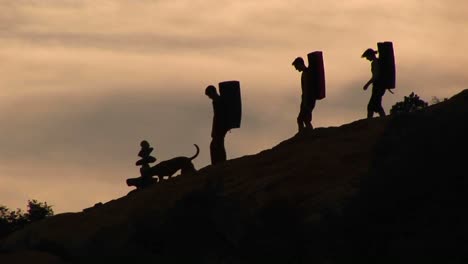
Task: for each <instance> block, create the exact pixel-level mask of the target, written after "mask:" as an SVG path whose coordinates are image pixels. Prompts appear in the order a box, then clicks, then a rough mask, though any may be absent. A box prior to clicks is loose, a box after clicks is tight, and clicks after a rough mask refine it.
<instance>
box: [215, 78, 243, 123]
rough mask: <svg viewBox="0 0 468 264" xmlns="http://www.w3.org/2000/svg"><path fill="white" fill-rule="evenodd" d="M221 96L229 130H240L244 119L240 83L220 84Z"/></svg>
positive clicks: (228, 82)
mask: <svg viewBox="0 0 468 264" xmlns="http://www.w3.org/2000/svg"><path fill="white" fill-rule="evenodd" d="M219 94H220V96H221V98H222V101H223V104H224V106H225V110H226V119H227V120H226V124H227V126H228V129H232V128H240V125H241V119H242V98H241V91H240V83H239V81H225V82H220V83H219Z"/></svg>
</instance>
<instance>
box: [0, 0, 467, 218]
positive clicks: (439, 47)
mask: <svg viewBox="0 0 468 264" xmlns="http://www.w3.org/2000/svg"><path fill="white" fill-rule="evenodd" d="M467 10H468V2H461V1H456V0H448V1H444V2H441V1H435V0H428V1H424V3H421V1H417V0H405V1H403V0H399V1H390V0H376V1H372V2H369V1H364V0H352V1H347V2H342V1H336V0H335V1H334V0H332V1H327V2H325V3H323V2H318V1H313V2H310V1H305V0H291V1H287V3H286V2H284V1H279V0H269V1H266V0H254V1H249V2H231V1H225V0H217V1H214V0H205V1H196V0H190V1H189V0H181V1H168V0H159V1H149V0H141V1H129V0H93V1H92V0H16V1H8V0H0V39H1V42H0V58H1V62H2V64H1V72H2V77H1V78H0V87H2V92H1V93H0V95H1V96H0V110H1V111H0V121H1V123H2V124H3V126H2V132H1V133H0V142H1V146H2V147H1V148H0V205H5V206H7V207H9V208H12V209H15V208H18V207H19V208H23V209H24V208H25V206H26V203H27V200H28V199H37V200H39V201H46V202H47V203H48V204H50V205H53V209H54V211H55V212H56V213H61V212H69V211H81V210H82V209H84V208H87V207H90V206H92V205H94V204H95V203H97V202H107V201H109V200H112V199H117V198H119V197H121V196H124V195H126V194H127V193H128V192H129V191H130V190H132V189H133V187H132V188H129V187H128V186H126V184H125V180H126V179H127V178H130V177H137V176H138V175H139V172H138V167H136V166H135V165H134V164H135V161H136V160H137V159H138V157H137V153H138V151H139V143H140V141H141V140H143V139H146V140H148V141H149V142H150V143H151V145H152V146H153V147H154V148H155V151H154V152H153V154H154V155H153V156H155V157H156V158H157V159H158V161H162V160H166V159H169V158H172V157H175V156H180V155H183V156H191V155H193V153H194V151H195V149H194V147H193V144H194V143H196V144H198V145H199V146H200V150H201V152H200V156H199V157H198V158H197V159H195V160H194V163H195V166H196V167H197V169H200V168H202V167H205V166H207V165H209V142H210V129H211V121H212V106H211V101H210V100H209V99H208V98H207V97H206V96H205V95H204V89H205V87H206V86H207V85H209V84H214V85H216V86H217V84H218V83H219V82H222V81H226V80H238V81H240V84H241V89H242V99H243V118H242V127H241V128H240V129H234V130H232V131H231V133H228V135H227V136H226V149H227V155H228V159H233V158H237V157H241V156H244V155H251V154H255V153H258V152H260V151H262V150H264V149H268V148H271V147H273V146H275V145H277V144H278V143H280V142H281V141H283V140H285V139H287V138H290V137H292V136H293V135H294V134H295V133H296V129H297V128H296V117H297V114H298V108H299V102H300V74H299V73H298V72H297V71H296V70H295V69H294V67H293V66H292V65H291V63H292V61H293V60H294V58H295V57H297V56H303V57H304V58H305V57H306V55H307V53H309V52H311V51H317V50H320V51H322V52H323V56H324V64H325V77H326V84H327V97H326V98H325V99H324V100H321V101H318V102H317V106H316V108H315V110H314V112H313V125H314V127H329V126H340V125H343V124H346V123H350V122H353V121H356V120H359V119H363V118H365V116H366V106H367V102H368V100H369V98H370V91H369V90H368V91H363V90H362V86H363V85H364V84H365V83H366V82H367V81H368V80H369V78H370V64H369V62H368V61H367V60H365V59H362V58H361V54H362V52H363V51H364V50H365V49H367V48H377V42H380V41H392V42H393V44H394V49H395V60H396V74H397V87H396V89H395V90H394V92H395V94H390V93H387V94H386V95H385V96H384V98H383V102H384V108H385V110H386V111H387V113H388V112H389V110H390V107H391V106H392V105H393V104H394V103H395V102H397V101H401V100H402V99H403V97H404V96H407V95H409V94H410V93H411V92H415V93H416V94H418V95H419V96H420V97H421V98H422V99H423V100H425V101H428V102H430V101H431V99H432V97H438V98H440V99H442V98H447V97H451V96H453V95H455V94H457V93H459V92H460V91H462V90H463V89H465V88H468V75H467V74H466V68H467V67H468V55H467V54H466V53H465V52H464V48H465V47H466V46H468V29H467V27H466V25H467V23H468V15H467ZM311 151H313V150H311Z"/></svg>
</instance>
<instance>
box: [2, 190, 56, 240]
mask: <svg viewBox="0 0 468 264" xmlns="http://www.w3.org/2000/svg"><path fill="white" fill-rule="evenodd" d="M27 208H28V209H27V211H26V212H25V213H23V211H22V210H21V209H16V210H11V209H9V208H7V207H6V206H3V205H0V237H4V236H7V235H8V234H10V233H12V232H14V231H16V230H19V229H21V228H23V227H24V226H26V225H27V224H29V223H32V222H36V221H39V220H42V219H44V218H46V217H49V216H52V215H54V211H53V210H52V206H50V205H48V204H47V202H44V203H42V202H38V201H37V200H34V199H33V200H28V205H27Z"/></svg>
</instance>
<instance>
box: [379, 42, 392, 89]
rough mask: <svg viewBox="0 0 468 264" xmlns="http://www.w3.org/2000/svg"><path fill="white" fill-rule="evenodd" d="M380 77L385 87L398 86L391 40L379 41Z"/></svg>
mask: <svg viewBox="0 0 468 264" xmlns="http://www.w3.org/2000/svg"><path fill="white" fill-rule="evenodd" d="M377 48H378V51H379V62H380V63H379V64H380V78H381V82H382V85H383V86H384V88H385V89H394V88H395V87H396V70H395V54H394V51H393V43H392V42H390V41H385V42H378V43H377Z"/></svg>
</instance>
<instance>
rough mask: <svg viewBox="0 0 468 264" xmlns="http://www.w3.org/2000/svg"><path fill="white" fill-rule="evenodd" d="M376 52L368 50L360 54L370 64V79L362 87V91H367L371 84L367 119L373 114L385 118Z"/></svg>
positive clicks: (382, 88)
mask: <svg viewBox="0 0 468 264" xmlns="http://www.w3.org/2000/svg"><path fill="white" fill-rule="evenodd" d="M376 54H377V51H375V50H373V49H371V48H369V49H367V50H366V51H364V53H363V54H362V56H361V57H362V58H366V59H367V60H369V61H370V62H371V71H372V78H371V79H370V80H369V81H368V82H367V83H366V84H365V85H364V87H363V89H364V90H367V88H368V87H369V85H371V84H372V95H371V98H370V100H369V104H368V105H367V118H372V117H373V116H374V112H376V113H378V114H379V116H385V111H384V109H383V107H382V97H383V95H384V94H385V90H386V89H385V87H384V85H383V83H382V80H381V75H382V72H381V68H380V63H379V58H377V56H376Z"/></svg>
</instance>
